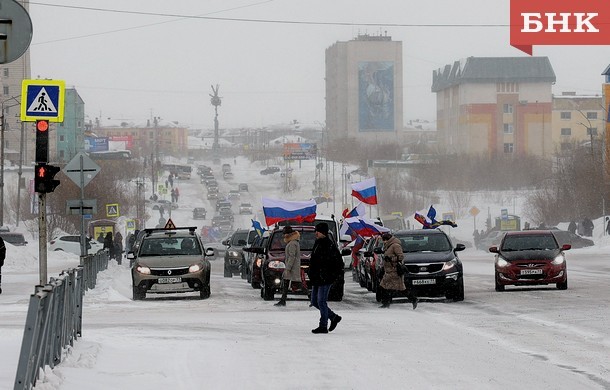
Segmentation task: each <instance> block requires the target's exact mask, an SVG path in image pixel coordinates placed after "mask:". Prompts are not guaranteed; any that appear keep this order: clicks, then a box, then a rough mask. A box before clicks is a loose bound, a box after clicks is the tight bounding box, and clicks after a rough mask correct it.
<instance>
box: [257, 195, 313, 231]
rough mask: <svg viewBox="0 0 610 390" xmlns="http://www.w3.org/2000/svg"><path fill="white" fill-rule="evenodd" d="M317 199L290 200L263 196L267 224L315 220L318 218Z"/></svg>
mask: <svg viewBox="0 0 610 390" xmlns="http://www.w3.org/2000/svg"><path fill="white" fill-rule="evenodd" d="M316 206H317V205H316V201H315V200H313V199H311V200H308V201H304V202H301V201H288V200H280V199H270V198H263V213H264V214H265V222H266V223H267V226H272V225H273V224H276V223H278V222H282V221H295V222H303V221H305V222H314V220H315V218H316Z"/></svg>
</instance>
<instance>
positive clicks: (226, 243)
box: [220, 240, 229, 246]
mask: <svg viewBox="0 0 610 390" xmlns="http://www.w3.org/2000/svg"><path fill="white" fill-rule="evenodd" d="M220 243H221V244H222V245H224V246H229V240H222V241H221V242H220Z"/></svg>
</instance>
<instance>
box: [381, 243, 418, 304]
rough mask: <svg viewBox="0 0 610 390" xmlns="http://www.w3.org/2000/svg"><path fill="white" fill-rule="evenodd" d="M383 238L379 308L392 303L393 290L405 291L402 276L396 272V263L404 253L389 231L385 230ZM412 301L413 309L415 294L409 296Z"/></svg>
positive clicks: (401, 258)
mask: <svg viewBox="0 0 610 390" xmlns="http://www.w3.org/2000/svg"><path fill="white" fill-rule="evenodd" d="M381 239H382V240H383V278H381V283H379V287H381V306H379V307H380V308H389V307H390V304H391V303H392V295H394V292H395V291H405V290H406V289H407V288H406V287H405V280H404V277H402V276H400V275H398V273H397V272H396V265H397V264H398V263H402V262H403V260H404V254H403V253H402V245H401V244H400V240H399V239H398V238H396V237H394V236H393V235H392V234H391V233H389V232H386V233H383V234H382V235H381ZM410 299H411V302H412V303H413V310H415V308H416V307H417V297H416V296H415V294H412V295H411V296H410Z"/></svg>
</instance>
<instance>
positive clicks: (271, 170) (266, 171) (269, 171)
mask: <svg viewBox="0 0 610 390" xmlns="http://www.w3.org/2000/svg"><path fill="white" fill-rule="evenodd" d="M279 171H280V167H267V168H265V169H263V170H262V171H261V175H271V174H274V173H277V172H279Z"/></svg>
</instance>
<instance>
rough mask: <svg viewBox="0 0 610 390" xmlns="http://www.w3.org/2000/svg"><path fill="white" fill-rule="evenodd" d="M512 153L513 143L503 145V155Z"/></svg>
mask: <svg viewBox="0 0 610 390" xmlns="http://www.w3.org/2000/svg"><path fill="white" fill-rule="evenodd" d="M512 152H513V143H512V142H507V143H505V144H504V153H512Z"/></svg>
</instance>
